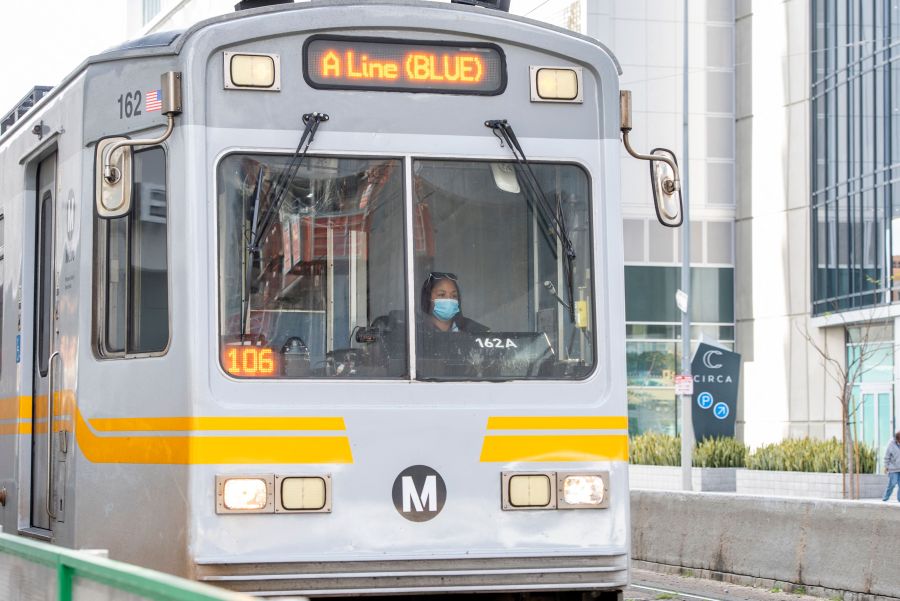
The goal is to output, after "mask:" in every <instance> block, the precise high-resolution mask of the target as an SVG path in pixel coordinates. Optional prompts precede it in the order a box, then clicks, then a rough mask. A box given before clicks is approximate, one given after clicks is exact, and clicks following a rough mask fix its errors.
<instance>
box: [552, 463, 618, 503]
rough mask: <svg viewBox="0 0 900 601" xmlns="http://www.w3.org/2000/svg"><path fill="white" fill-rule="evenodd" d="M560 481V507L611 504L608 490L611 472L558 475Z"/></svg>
mask: <svg viewBox="0 0 900 601" xmlns="http://www.w3.org/2000/svg"><path fill="white" fill-rule="evenodd" d="M557 481H558V483H559V507H560V509H564V508H573V509H575V508H584V509H588V508H598V509H599V508H603V507H608V506H609V499H608V498H607V492H608V489H609V474H608V473H607V472H599V473H593V474H589V473H579V474H572V473H569V474H565V473H560V474H558V475H557Z"/></svg>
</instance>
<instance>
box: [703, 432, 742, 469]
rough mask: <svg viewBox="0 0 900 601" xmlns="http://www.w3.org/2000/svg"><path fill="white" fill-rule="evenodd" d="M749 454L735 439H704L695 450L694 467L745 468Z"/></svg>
mask: <svg viewBox="0 0 900 601" xmlns="http://www.w3.org/2000/svg"><path fill="white" fill-rule="evenodd" d="M749 454H750V450H749V449H748V448H747V447H746V446H745V445H744V444H743V443H741V442H738V441H737V440H735V439H734V438H704V439H703V440H702V441H701V442H700V444H698V445H697V446H696V447H695V448H694V467H744V466H746V465H747V455H749Z"/></svg>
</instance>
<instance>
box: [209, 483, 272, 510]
mask: <svg viewBox="0 0 900 601" xmlns="http://www.w3.org/2000/svg"><path fill="white" fill-rule="evenodd" d="M272 489H273V477H272V476H216V513H272V512H273V511H274V510H275V509H274V504H273V503H272Z"/></svg>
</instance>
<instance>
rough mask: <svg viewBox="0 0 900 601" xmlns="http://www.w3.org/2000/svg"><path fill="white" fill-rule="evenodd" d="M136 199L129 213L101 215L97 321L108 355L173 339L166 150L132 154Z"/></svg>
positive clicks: (160, 348)
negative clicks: (115, 216) (170, 314)
mask: <svg viewBox="0 0 900 601" xmlns="http://www.w3.org/2000/svg"><path fill="white" fill-rule="evenodd" d="M132 198H133V199H134V204H133V207H132V210H131V212H130V213H129V214H128V215H124V216H122V217H118V218H116V219H107V220H103V219H99V220H98V233H99V240H98V242H99V243H98V245H97V248H98V249H100V250H101V253H102V254H101V257H100V260H99V261H98V268H99V271H100V278H101V280H100V281H101V286H99V287H98V293H99V295H100V298H99V299H98V301H99V306H100V307H101V308H102V309H101V311H100V315H98V319H97V324H98V325H99V326H100V336H99V337H98V338H99V347H100V353H101V355H102V356H104V357H122V356H129V355H138V354H148V353H157V354H158V353H162V352H164V351H165V350H166V347H167V346H168V344H169V275H168V274H169V269H168V259H167V252H168V251H167V247H168V242H167V237H168V233H167V229H168V226H167V216H168V215H167V213H168V211H167V194H166V155H165V152H164V151H163V149H162V148H160V147H154V148H150V149H148V150H142V151H139V152H136V153H135V154H134V190H133V194H132Z"/></svg>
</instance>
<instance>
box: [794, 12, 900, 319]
mask: <svg viewBox="0 0 900 601" xmlns="http://www.w3.org/2000/svg"><path fill="white" fill-rule="evenodd" d="M811 7H812V28H813V31H812V57H811V58H812V64H811V67H812V72H813V84H812V120H813V122H812V149H811V151H812V169H811V174H810V175H811V184H812V185H811V188H812V250H813V258H812V260H813V275H812V279H813V282H812V289H813V295H812V297H813V298H812V304H813V313H814V314H816V315H821V314H824V313H829V312H833V311H843V310H847V309H853V308H858V307H869V306H874V305H880V304H886V303H890V302H892V301H900V45H898V44H897V43H896V40H898V39H900V4H898V3H897V2H896V1H891V0H847V1H844V0H813V2H812V5H811Z"/></svg>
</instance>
